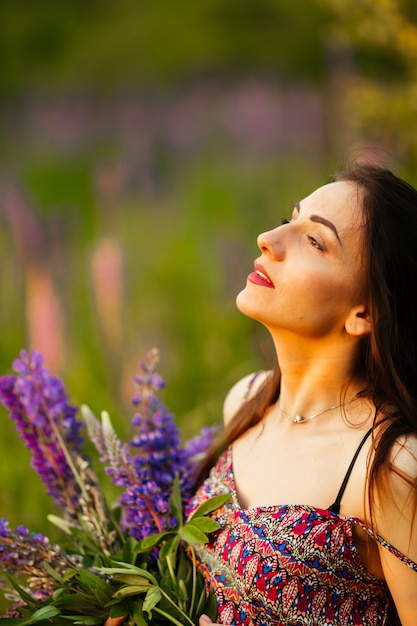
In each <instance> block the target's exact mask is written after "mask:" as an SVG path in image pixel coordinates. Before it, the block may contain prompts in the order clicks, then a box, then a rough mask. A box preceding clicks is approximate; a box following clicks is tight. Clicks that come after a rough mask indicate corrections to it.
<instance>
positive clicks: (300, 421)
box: [294, 415, 306, 424]
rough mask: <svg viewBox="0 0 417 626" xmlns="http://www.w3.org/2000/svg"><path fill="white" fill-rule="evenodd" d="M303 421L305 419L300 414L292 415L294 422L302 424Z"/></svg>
mask: <svg viewBox="0 0 417 626" xmlns="http://www.w3.org/2000/svg"><path fill="white" fill-rule="evenodd" d="M305 421H306V419H305V417H303V416H302V415H296V416H295V417H294V424H302V423H303V422H305Z"/></svg>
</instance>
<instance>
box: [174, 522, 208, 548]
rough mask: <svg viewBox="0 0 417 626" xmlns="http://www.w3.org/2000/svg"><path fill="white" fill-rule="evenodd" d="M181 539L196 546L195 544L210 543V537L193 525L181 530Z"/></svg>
mask: <svg viewBox="0 0 417 626" xmlns="http://www.w3.org/2000/svg"><path fill="white" fill-rule="evenodd" d="M180 537H181V539H183V540H184V541H186V542H187V543H189V544H191V545H192V544H194V543H207V542H208V537H207V535H206V534H205V533H203V531H202V530H200V529H199V528H196V527H195V526H192V525H191V524H187V525H186V526H183V527H182V528H181V530H180Z"/></svg>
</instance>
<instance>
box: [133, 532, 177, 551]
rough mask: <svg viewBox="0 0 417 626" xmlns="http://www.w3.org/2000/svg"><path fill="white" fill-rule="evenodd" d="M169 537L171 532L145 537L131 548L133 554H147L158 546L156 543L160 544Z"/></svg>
mask: <svg viewBox="0 0 417 626" xmlns="http://www.w3.org/2000/svg"><path fill="white" fill-rule="evenodd" d="M171 536H172V532H166V533H158V534H156V535H149V537H145V538H144V539H141V540H140V541H138V542H137V544H136V545H135V546H134V548H133V551H134V554H141V553H142V552H149V550H152V548H154V547H155V546H156V545H158V543H160V542H161V541H162V540H163V539H165V538H167V537H171Z"/></svg>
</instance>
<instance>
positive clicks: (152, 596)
mask: <svg viewBox="0 0 417 626" xmlns="http://www.w3.org/2000/svg"><path fill="white" fill-rule="evenodd" d="M161 597H162V593H161V590H160V588H159V587H151V588H150V589H149V591H148V593H147V594H146V596H145V599H144V601H143V606H142V610H143V611H146V613H147V614H148V615H149V618H151V617H152V609H153V608H154V607H155V606H156V605H157V604H158V602H159V601H160V599H161Z"/></svg>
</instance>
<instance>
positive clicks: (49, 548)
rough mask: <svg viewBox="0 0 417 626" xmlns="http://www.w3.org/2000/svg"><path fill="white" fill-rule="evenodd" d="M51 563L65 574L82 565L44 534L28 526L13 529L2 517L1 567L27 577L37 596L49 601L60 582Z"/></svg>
mask: <svg viewBox="0 0 417 626" xmlns="http://www.w3.org/2000/svg"><path fill="white" fill-rule="evenodd" d="M45 563H48V565H50V566H51V567H52V569H53V570H54V571H55V572H56V573H57V574H61V575H63V574H64V572H65V571H66V570H67V569H68V568H69V567H71V568H74V567H79V566H80V561H79V558H77V557H75V556H74V557H71V556H67V555H64V554H62V552H61V549H60V547H59V546H57V545H54V544H51V543H50V541H49V539H48V537H46V536H45V535H43V534H42V533H31V532H29V530H28V529H27V528H26V527H25V526H18V527H17V528H15V529H14V530H13V529H11V528H10V526H9V523H8V521H7V520H6V519H0V569H1V571H2V572H3V573H7V574H11V575H17V576H19V577H21V576H24V577H26V579H27V582H28V585H29V591H30V593H31V594H32V595H33V597H34V598H38V599H43V600H45V599H46V598H47V597H48V596H50V595H51V593H52V592H53V590H54V588H55V587H56V585H57V581H56V579H55V578H54V577H53V576H51V575H50V573H49V572H48V570H47V569H46V568H45Z"/></svg>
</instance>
